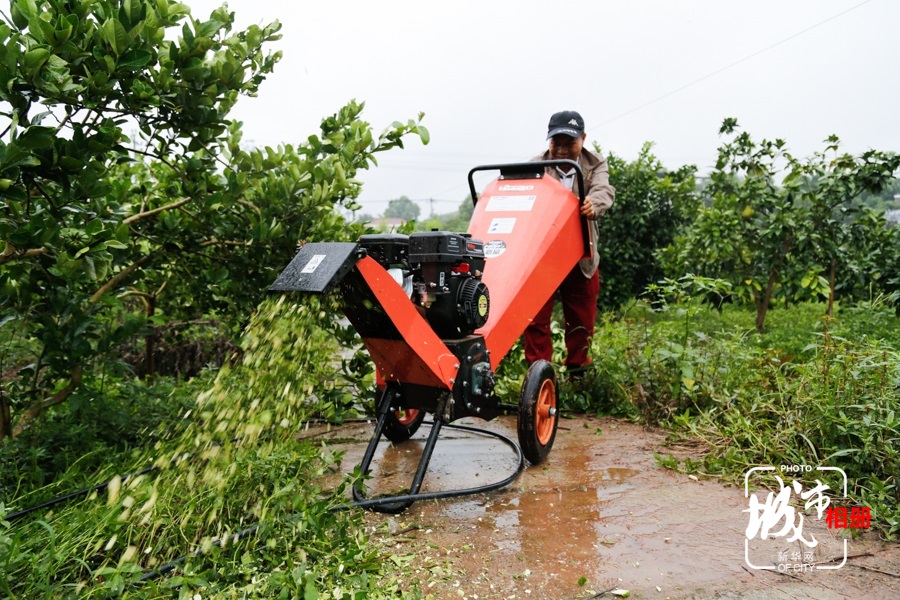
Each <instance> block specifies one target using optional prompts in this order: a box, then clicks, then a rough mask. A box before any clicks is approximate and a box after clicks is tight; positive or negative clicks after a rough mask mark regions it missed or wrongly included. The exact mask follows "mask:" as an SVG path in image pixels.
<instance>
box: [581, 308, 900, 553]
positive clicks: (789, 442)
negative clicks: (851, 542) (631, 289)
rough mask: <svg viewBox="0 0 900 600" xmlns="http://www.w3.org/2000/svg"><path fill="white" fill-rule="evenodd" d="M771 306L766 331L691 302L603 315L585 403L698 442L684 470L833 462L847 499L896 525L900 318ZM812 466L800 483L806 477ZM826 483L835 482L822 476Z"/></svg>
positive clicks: (881, 311)
mask: <svg viewBox="0 0 900 600" xmlns="http://www.w3.org/2000/svg"><path fill="white" fill-rule="evenodd" d="M823 308H824V307H823V306H821V305H818V304H805V305H800V306H796V307H791V308H786V309H780V310H777V311H774V312H773V313H772V316H773V318H772V319H771V320H769V321H767V324H768V329H767V331H766V333H764V334H762V335H760V334H757V333H756V332H755V330H754V329H753V314H752V311H749V310H746V309H742V308H740V307H726V308H724V309H723V310H722V311H721V312H720V311H716V310H714V309H710V308H708V307H706V306H703V305H701V304H698V303H696V302H693V301H687V302H683V303H679V304H673V305H670V306H668V307H666V310H663V311H652V310H650V307H649V305H647V304H643V303H641V304H636V305H635V306H633V307H631V310H629V311H628V313H627V314H626V317H625V318H608V319H607V320H606V321H604V322H603V324H602V325H601V326H600V327H599V328H598V331H597V335H596V339H595V340H594V346H593V355H594V357H595V370H594V374H593V378H592V380H591V381H589V382H588V384H587V389H586V390H584V391H583V398H584V399H585V400H583V402H584V403H585V404H586V405H587V407H588V409H589V410H592V411H596V412H607V413H608V412H619V413H625V414H629V415H630V416H631V417H632V418H635V419H638V420H641V421H643V422H646V423H650V424H655V425H661V426H664V427H667V428H670V429H671V430H672V432H673V434H674V435H675V436H676V437H684V438H690V439H694V440H701V441H703V442H704V443H705V444H706V446H707V451H708V452H707V454H706V457H705V458H704V460H703V462H702V463H694V464H691V465H688V468H689V470H694V471H698V472H704V473H708V474H715V475H717V476H720V477H723V478H725V479H729V480H733V481H738V480H740V478H741V477H742V476H743V474H744V473H745V472H746V471H747V469H748V468H750V467H753V466H764V465H774V466H779V465H811V466H833V467H840V468H842V469H843V470H844V471H845V472H846V473H847V476H848V479H849V480H850V489H849V496H850V499H849V501H850V502H851V503H855V504H854V505H856V506H866V507H869V508H870V509H871V510H872V514H873V524H874V525H875V526H876V527H877V528H878V529H879V530H880V531H881V533H882V534H883V535H884V536H885V537H886V538H889V539H894V538H896V537H897V536H898V534H900V508H898V506H900V489H898V478H900V453H898V450H900V448H898V446H900V351H898V349H900V319H898V318H897V316H896V315H895V314H894V313H893V312H892V311H891V310H889V309H888V308H887V307H884V306H877V305H876V306H871V305H869V306H867V305H861V306H856V307H847V308H844V309H842V310H840V311H838V313H837V315H836V318H835V319H825V318H823V317H822V311H823ZM815 477H819V478H822V475H821V473H820V472H813V474H812V476H809V477H807V479H806V480H805V481H806V483H813V479H815ZM823 479H824V480H825V482H826V483H829V485H830V487H831V489H832V490H835V489H837V488H839V487H840V485H839V483H838V482H837V481H836V480H835V481H831V480H829V479H828V478H823Z"/></svg>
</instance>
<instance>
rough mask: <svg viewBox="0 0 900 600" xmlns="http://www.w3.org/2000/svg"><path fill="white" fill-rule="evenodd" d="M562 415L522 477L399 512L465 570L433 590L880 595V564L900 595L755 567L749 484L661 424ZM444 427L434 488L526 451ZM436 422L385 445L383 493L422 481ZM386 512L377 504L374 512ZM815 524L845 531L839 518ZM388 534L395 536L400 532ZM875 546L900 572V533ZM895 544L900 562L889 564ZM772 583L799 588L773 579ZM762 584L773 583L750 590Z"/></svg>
mask: <svg viewBox="0 0 900 600" xmlns="http://www.w3.org/2000/svg"><path fill="white" fill-rule="evenodd" d="M515 424H516V422H515V417H502V418H500V419H497V420H496V421H493V422H491V423H488V424H484V423H481V422H479V423H478V424H476V426H479V427H482V426H483V427H486V428H491V429H494V430H496V431H500V432H502V433H504V434H505V435H507V436H508V437H511V438H512V439H515V438H516V433H515ZM562 424H563V425H564V426H565V428H564V429H563V428H561V429H560V430H559V432H558V434H557V438H556V443H555V445H554V448H553V451H552V452H551V454H550V457H549V458H548V460H547V461H546V462H545V463H544V464H541V465H537V466H528V467H526V469H525V471H524V472H523V473H522V474H521V475H520V476H519V478H518V479H517V480H516V481H515V482H514V483H513V485H512V486H509V487H507V488H505V489H502V490H498V491H495V492H492V493H490V494H484V495H476V496H468V497H463V498H457V499H448V500H441V501H437V502H427V503H425V502H421V503H417V504H415V505H413V506H412V507H411V508H410V509H409V510H408V511H407V512H406V513H404V514H403V515H401V516H399V517H396V518H397V519H401V520H402V522H403V523H405V524H408V525H412V526H417V527H418V529H416V530H415V531H414V533H411V534H409V538H408V541H405V542H403V543H404V544H411V545H409V546H407V545H404V548H403V550H404V551H413V552H415V553H416V554H417V555H419V557H420V558H421V560H422V561H424V562H423V564H434V565H444V567H446V568H444V567H442V571H441V572H442V573H452V574H453V575H452V576H447V577H443V578H435V577H430V578H429V577H428V576H427V574H426V575H423V576H422V577H424V578H423V579H420V580H419V581H420V586H421V587H422V588H423V589H425V590H426V591H427V592H428V593H430V594H432V595H433V597H434V598H475V597H476V595H477V597H478V598H479V599H480V600H490V599H494V598H496V599H501V598H502V599H504V600H506V599H509V598H512V597H515V598H519V599H521V598H528V599H544V598H546V599H548V600H560V599H563V600H565V599H567V598H573V599H574V598H586V597H590V596H591V594H588V593H587V592H586V590H594V593H596V592H598V591H602V590H607V589H610V588H612V587H620V588H623V589H629V590H631V592H632V597H638V598H641V597H648V598H659V599H660V600H662V599H664V598H671V599H675V598H698V599H700V598H715V597H720V596H717V595H716V594H718V593H720V591H721V590H738V591H739V592H740V593H739V594H738V595H731V596H725V597H733V598H759V599H764V598H768V599H775V598H788V597H793V596H791V595H790V594H792V593H793V592H791V591H790V590H794V589H796V590H799V591H798V592H797V593H796V597H811V598H832V597H834V598H841V597H855V596H854V593H855V592H853V591H850V590H858V591H859V592H860V594H859V595H860V596H862V595H865V596H866V597H872V598H875V597H878V596H877V594H876V595H872V594H871V593H869V592H870V589H871V586H872V585H873V584H872V583H871V581H867V578H868V579H871V578H872V577H881V579H879V580H878V582H877V585H879V586H884V585H887V586H894V587H887V588H884V589H888V590H890V592H889V594H888V595H887V596H884V597H892V598H893V597H900V583H898V582H900V579H891V578H889V577H885V576H879V575H877V574H873V573H872V572H867V571H857V572H855V573H851V571H852V570H851V569H844V570H842V571H836V572H834V573H830V574H827V575H826V574H825V572H820V573H817V574H813V575H810V576H805V575H804V576H803V577H800V576H798V577H793V576H792V577H787V576H785V575H779V574H777V573H774V572H772V571H752V572H751V569H748V568H747V567H746V563H745V556H744V541H745V540H746V536H745V531H744V530H745V528H746V526H747V515H746V514H745V513H743V512H742V511H743V510H744V509H745V508H747V500H746V499H745V498H744V497H743V493H742V491H741V490H739V489H737V488H734V487H731V488H726V487H724V486H722V485H721V484H719V483H717V482H715V481H694V480H691V479H689V478H688V476H687V475H684V474H680V473H674V472H672V471H668V470H665V469H662V468H660V467H658V466H657V465H656V464H655V460H654V458H653V452H662V453H664V454H666V453H668V450H667V449H666V448H664V447H663V444H664V441H665V439H664V435H663V434H662V433H661V432H659V431H654V430H648V429H645V428H642V427H639V426H635V425H631V424H628V423H624V422H616V421H614V420H612V419H603V420H599V419H591V418H589V417H587V418H584V419H582V420H578V419H570V420H566V421H563V423H562ZM586 425H587V426H586ZM598 425H599V426H602V427H598ZM423 429H425V428H423ZM597 429H600V430H601V431H602V434H600V435H597V434H596V430H597ZM360 431H366V434H365V435H362V434H360V435H359V436H357V437H367V436H368V435H370V434H371V429H368V430H360ZM445 431H446V433H447V435H446V436H444V435H442V437H441V439H440V440H439V441H438V444H437V447H436V450H435V453H434V457H433V458H432V462H431V465H430V468H429V471H428V475H427V476H426V479H425V483H424V486H423V487H424V489H425V490H426V491H435V490H448V489H459V488H464V487H472V486H476V485H482V484H485V483H488V482H492V481H498V480H501V479H503V478H504V477H506V476H507V475H509V474H510V473H511V472H513V471H514V470H515V467H516V461H515V456H514V455H513V453H512V452H511V451H510V449H509V448H508V447H507V446H506V445H505V444H504V443H503V442H501V441H499V440H496V439H493V438H485V437H482V436H475V435H471V434H468V433H464V432H459V431H452V430H445ZM442 433H443V432H442ZM426 434H427V429H426V430H425V431H424V432H420V433H419V434H417V436H416V438H414V439H413V440H411V441H409V442H407V443H404V444H399V445H397V446H389V445H388V444H385V443H383V444H381V445H380V447H379V451H378V454H377V455H376V458H375V461H374V463H373V464H374V469H373V475H374V478H373V480H372V481H371V482H370V483H369V485H370V489H372V490H374V492H373V493H380V492H381V491H396V489H397V488H398V487H405V486H408V485H409V481H410V480H411V478H412V473H413V472H414V471H415V469H416V466H417V465H418V459H419V456H420V453H421V448H422V445H423V441H422V440H423V439H424V436H425V435H426ZM420 436H421V438H422V439H420ZM364 447H365V444H364V443H357V444H352V445H348V446H347V449H348V453H347V455H346V457H345V459H344V469H345V470H350V469H352V468H353V467H354V466H355V465H356V464H358V462H359V459H360V457H361V456H362V452H363V450H364ZM386 518H389V517H387V516H385V515H378V514H368V515H367V516H366V519H367V520H368V521H369V522H370V523H371V524H372V525H373V526H376V525H378V524H379V523H383V522H384V520H385V519H386ZM805 531H806V528H804V532H805ZM815 534H816V537H817V538H818V537H819V536H820V535H821V536H823V537H822V539H823V540H825V539H826V538H830V539H831V540H832V541H837V542H838V543H840V540H835V538H834V536H833V532H829V531H828V530H824V531H821V530H816V531H815ZM386 542H387V543H389V544H393V543H395V542H394V541H393V540H391V539H390V538H388V539H387V540H386ZM885 548H887V550H885ZM758 550H759V548H758V547H755V546H754V547H751V551H754V552H756V551H758ZM870 550H871V552H872V555H873V557H874V558H872V560H873V561H876V562H875V563H873V564H878V565H879V569H881V570H884V571H887V572H894V573H898V572H900V551H898V547H897V546H896V545H894V546H889V547H888V546H883V545H881V544H880V543H879V542H877V540H869V541H863V540H855V541H854V550H853V551H854V552H856V553H857V554H859V553H864V552H869V551H870ZM879 553H881V554H879ZM817 556H821V552H820V553H818V554H817ZM884 557H888V559H887V560H889V561H894V562H893V563H892V564H888V565H887V567H885V565H884V564H883V560H884ZM423 572H425V573H427V571H425V570H423ZM835 573H841V574H842V576H843V577H844V579H843V580H840V578H838V577H836V576H835ZM851 574H852V575H854V577H851ZM861 574H862V575H861ZM403 576H404V578H408V577H410V576H411V575H410V574H409V573H404V574H403ZM579 581H583V583H584V585H579ZM773 585H777V586H778V588H777V589H778V590H787V591H786V592H785V593H787V594H788V595H777V593H775V592H772V591H771V590H772V589H773ZM429 586H430V587H429ZM798 586H799V587H798ZM854 586H856V587H854ZM657 588H658V589H659V591H658V590H657ZM878 589H882V588H878ZM748 590H750V592H748ZM754 590H755V591H754ZM761 590H762V591H761ZM834 590H839V591H838V592H835V591H834ZM757 591H759V593H760V594H762V595H745V592H746V593H748V594H749V593H751V592H752V593H753V594H756V592H757ZM845 592H846V593H848V594H850V596H846V595H844V594H845ZM778 593H781V592H778ZM771 594H776V595H771ZM835 594H837V595H835Z"/></svg>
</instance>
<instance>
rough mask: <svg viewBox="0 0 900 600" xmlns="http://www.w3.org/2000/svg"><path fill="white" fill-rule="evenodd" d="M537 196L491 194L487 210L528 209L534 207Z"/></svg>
mask: <svg viewBox="0 0 900 600" xmlns="http://www.w3.org/2000/svg"><path fill="white" fill-rule="evenodd" d="M536 198H537V196H491V197H490V198H489V199H488V203H487V208H485V209H484V210H485V211H486V212H511V211H526V210H531V209H532V208H534V201H535V199H536Z"/></svg>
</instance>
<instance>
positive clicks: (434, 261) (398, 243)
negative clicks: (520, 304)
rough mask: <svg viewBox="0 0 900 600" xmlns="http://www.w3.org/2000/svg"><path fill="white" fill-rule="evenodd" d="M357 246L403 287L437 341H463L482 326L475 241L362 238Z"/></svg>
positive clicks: (457, 236) (483, 294)
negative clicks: (461, 339)
mask: <svg viewBox="0 0 900 600" xmlns="http://www.w3.org/2000/svg"><path fill="white" fill-rule="evenodd" d="M359 243H360V246H361V247H362V248H364V249H365V250H366V252H367V253H368V255H369V256H371V257H372V258H373V259H375V260H376V261H377V262H378V263H379V264H381V266H382V267H384V268H385V269H387V270H388V272H389V273H390V274H391V275H392V276H393V277H394V279H395V280H397V282H398V283H400V284H401V285H402V286H403V287H404V290H405V291H406V293H407V295H409V297H410V300H411V301H412V302H413V303H414V304H416V305H417V306H419V307H421V310H423V311H424V315H425V318H426V319H427V321H428V324H429V325H431V328H432V329H433V330H434V332H435V333H437V334H438V336H440V337H441V338H444V339H458V338H463V337H466V336H469V335H472V333H474V332H475V330H476V329H478V328H480V327H483V326H484V324H485V323H487V320H488V313H489V311H490V294H489V293H488V289H487V286H486V285H485V284H484V283H483V282H482V281H481V275H482V273H483V272H484V244H483V243H482V242H481V241H480V240H474V239H472V236H471V235H469V234H467V233H450V232H446V231H429V232H424V233H413V234H411V235H409V236H405V235H400V234H382V235H378V234H376V235H364V236H362V237H360V238H359Z"/></svg>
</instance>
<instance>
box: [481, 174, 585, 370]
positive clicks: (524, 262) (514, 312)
mask: <svg viewBox="0 0 900 600" xmlns="http://www.w3.org/2000/svg"><path fill="white" fill-rule="evenodd" d="M468 233H470V234H471V235H472V237H473V238H476V239H480V240H482V241H483V242H484V253H485V257H486V265H485V268H484V275H483V276H482V278H481V280H482V281H483V282H484V283H485V284H486V285H487V287H488V290H490V294H491V312H490V316H489V318H488V322H487V323H486V324H485V325H484V327H482V328H481V329H480V330H478V332H477V333H480V334H481V335H482V336H484V339H485V345H486V346H487V347H488V349H489V350H490V351H491V366H492V367H493V368H495V369H496V368H497V365H498V364H499V363H500V360H501V359H502V358H503V357H504V356H506V353H507V352H509V349H510V348H511V347H512V345H513V344H514V343H515V342H516V340H517V339H518V338H519V336H520V335H522V333H523V332H524V331H525V328H526V327H527V326H528V324H529V323H530V322H531V320H532V319H533V318H534V316H535V315H536V314H537V313H538V311H539V310H540V309H541V307H543V306H544V304H546V302H547V300H549V299H550V298H551V296H553V294H554V293H556V290H557V288H558V287H559V285H560V284H561V283H562V281H563V279H565V277H566V275H568V274H569V272H570V271H571V270H572V268H573V267H574V266H575V265H576V264H577V263H578V261H579V260H580V259H581V258H583V257H586V256H590V253H591V252H592V249H591V248H590V238H589V237H587V229H586V222H585V220H584V217H582V216H581V214H580V207H579V203H578V198H576V197H575V195H574V194H573V193H572V192H571V191H569V190H567V189H566V188H565V187H563V185H562V184H561V183H559V182H558V181H557V180H555V179H553V178H552V177H547V176H544V177H542V178H540V179H512V180H509V179H497V180H495V181H494V182H493V183H491V184H490V185H488V187H487V188H486V189H485V190H484V192H483V193H482V194H481V197H480V199H479V200H478V203H477V204H476V205H475V212H474V214H473V215H472V220H471V223H470V224H469V229H468Z"/></svg>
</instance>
